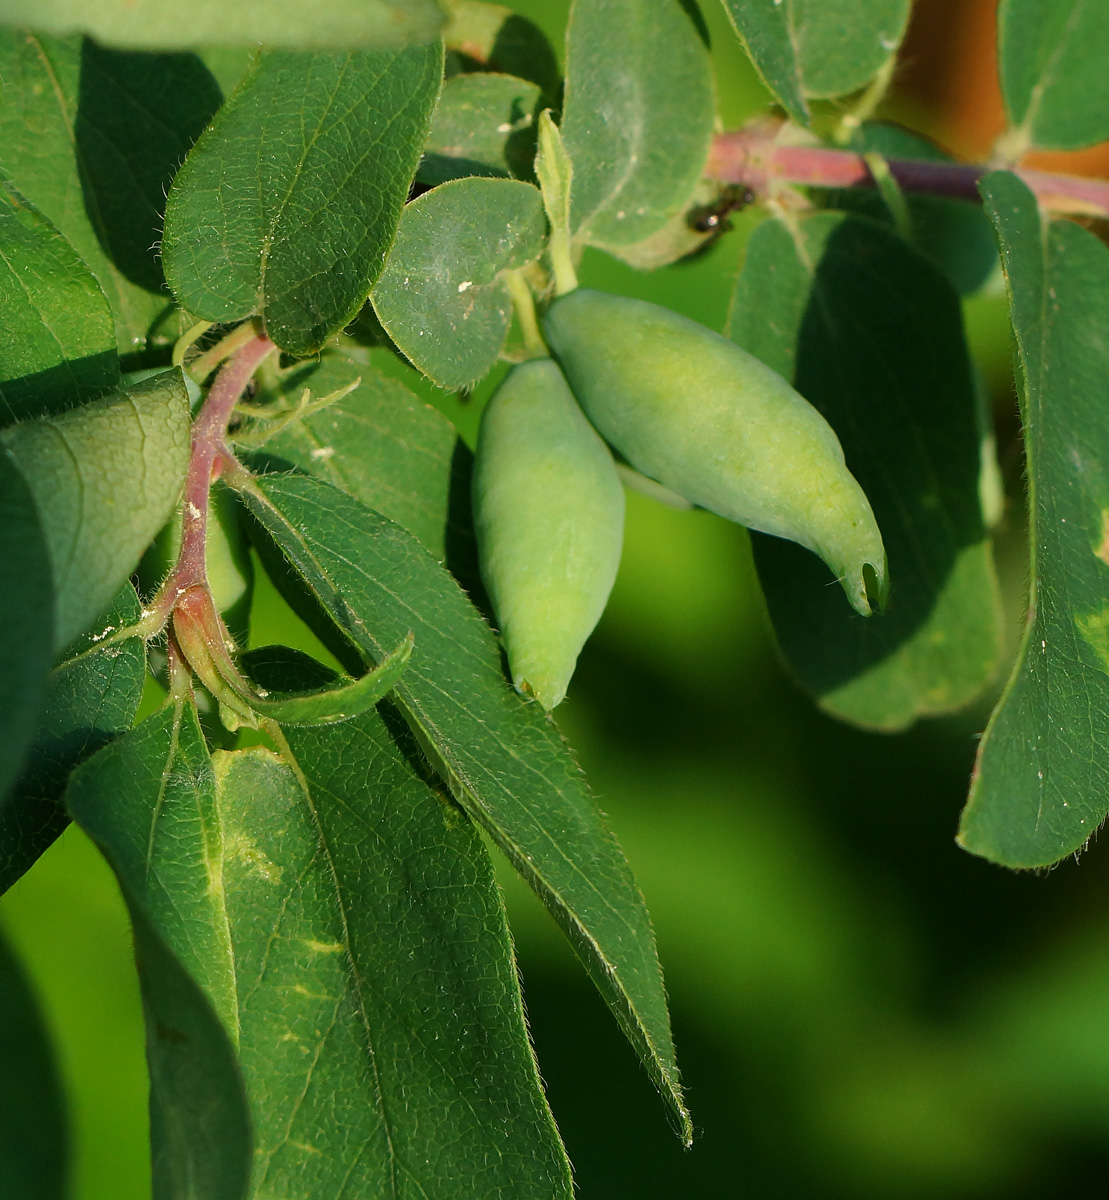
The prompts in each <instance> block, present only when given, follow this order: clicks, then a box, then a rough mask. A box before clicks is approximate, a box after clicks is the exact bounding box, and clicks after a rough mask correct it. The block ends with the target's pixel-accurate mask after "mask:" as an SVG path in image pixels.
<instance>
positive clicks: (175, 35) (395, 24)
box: [0, 0, 444, 50]
mask: <svg viewBox="0 0 1109 1200" xmlns="http://www.w3.org/2000/svg"><path fill="white" fill-rule="evenodd" d="M0 21H3V22H4V23H5V24H7V25H17V26H19V27H20V28H23V29H37V30H41V31H42V32H43V33H52V34H60V35H65V34H70V33H88V34H91V35H92V36H93V37H95V38H96V39H97V40H98V41H100V42H103V43H104V44H105V45H108V46H125V47H129V48H131V49H136V50H188V49H191V48H193V47H194V46H213V45H224V44H226V45H233V44H237V43H246V44H247V45H251V46H253V45H256V44H257V43H259V42H262V43H265V44H266V45H268V46H286V47H288V48H289V49H293V50H299V49H305V50H315V49H325V48H327V49H342V50H345V49H350V48H354V47H367V48H374V47H385V46H400V45H403V44H404V43H406V42H411V41H428V40H430V39H431V38H433V37H434V36H435V35H436V34H437V33H438V32H439V30H440V29H441V28H442V26H443V23H444V16H443V11H442V9H441V8H440V7H439V5H438V4H437V3H436V0H265V2H264V3H259V2H258V0H241V2H240V3H235V4H227V3H225V2H224V0H177V3H175V4H164V3H160V0H0Z"/></svg>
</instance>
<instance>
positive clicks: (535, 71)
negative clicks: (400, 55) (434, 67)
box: [443, 0, 562, 105]
mask: <svg viewBox="0 0 1109 1200" xmlns="http://www.w3.org/2000/svg"><path fill="white" fill-rule="evenodd" d="M447 7H448V9H449V11H450V23H449V24H448V25H447V28H446V29H444V30H443V40H444V42H446V45H447V49H448V51H450V56H449V58H448V63H450V61H451V59H453V60H455V65H456V66H460V67H461V69H462V70H472V69H474V68H475V67H478V68H481V69H484V70H487V71H498V72H501V73H502V74H505V75H515V76H517V77H518V78H519V79H526V80H528V81H529V82H530V83H534V84H535V86H536V87H538V88H539V90H540V91H541V92H542V93H543V102H544V103H545V104H548V105H554V104H556V103H557V102H558V99H559V92H560V91H561V87H562V78H561V76H560V75H559V71H558V60H557V58H556V57H555V52H554V48H553V47H552V46H551V43H550V42H549V41H548V40H547V36H546V34H544V32H543V31H542V30H541V29H540V28H539V26H538V25H536V24H535V23H534V22H533V21H529V20H528V19H527V17H523V16H521V15H520V14H519V13H516V12H513V11H512V9H510V8H506V7H505V6H504V5H503V4H486V3H485V2H484V0H447ZM459 59H461V63H459V62H458V60H459ZM448 73H449V72H448Z"/></svg>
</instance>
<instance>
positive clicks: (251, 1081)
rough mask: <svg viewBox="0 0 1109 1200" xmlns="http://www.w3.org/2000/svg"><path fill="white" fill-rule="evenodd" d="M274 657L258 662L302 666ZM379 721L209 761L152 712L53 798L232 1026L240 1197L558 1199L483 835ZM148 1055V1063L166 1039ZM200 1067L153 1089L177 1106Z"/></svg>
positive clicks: (558, 1155)
mask: <svg viewBox="0 0 1109 1200" xmlns="http://www.w3.org/2000/svg"><path fill="white" fill-rule="evenodd" d="M262 657H263V658H264V656H262ZM250 665H251V667H252V668H257V667H260V666H262V665H264V664H263V663H260V662H259V656H258V655H254V656H252V657H251V662H250ZM280 665H281V666H282V670H281V672H280V673H278V674H275V673H274V672H273V671H272V669H271V671H270V673H268V674H265V675H263V679H264V682H266V683H267V684H268V685H270V686H273V687H275V688H284V689H288V690H293V689H295V688H297V687H298V686H304V685H305V683H307V685H308V686H314V685H318V683H319V680H318V679H317V678H308V679H307V680H305V679H304V678H303V675H301V676H300V678H299V679H298V676H297V674H296V673H295V672H293V673H290V670H289V666H290V656H289V655H288V654H286V655H285V657H284V661H283V662H282V663H281V664H280ZM292 665H293V666H296V665H297V663H296V660H295V658H293V659H292ZM258 673H259V674H261V671H259V672H258ZM394 725H395V727H396V728H397V730H398V734H399V740H397V739H396V738H395V737H394V735H393V733H392V732H391V731H390V729H389V728H388V727H387V725H386V723H385V722H384V721H383V720H382V718H381V717H380V716H378V715H377V714H376V713H365V714H363V715H362V716H360V717H358V718H356V719H355V720H354V721H352V722H350V723H348V724H346V725H344V726H342V727H341V728H338V727H332V728H321V729H302V730H290V731H289V733H288V735H287V736H288V739H289V740H288V745H289V746H290V747H291V750H292V754H293V755H294V756H295V758H294V760H293V762H292V763H288V764H287V763H284V762H282V761H281V760H279V759H278V758H277V757H276V756H275V755H273V754H272V753H270V752H269V751H267V750H263V749H261V748H256V749H252V750H248V751H245V752H242V753H234V754H217V755H216V756H215V757H214V760H209V758H208V755H207V751H206V750H205V749H204V746H203V742H202V741H201V740H200V732H199V727H198V726H197V724H196V717H195V710H193V709H192V708H191V705H184V706H182V707H181V708H179V709H178V710H177V711H174V710H173V709H172V708H171V709H168V710H166V711H165V712H164V713H163V714H159V716H158V717H157V718H152V719H151V720H150V721H147V722H145V723H144V724H143V725H142V726H140V727H139V729H138V730H136V731H135V733H133V734H130V735H128V737H127V738H125V739H122V740H121V741H120V742H117V743H115V744H114V745H113V746H111V747H109V749H108V751H106V752H105V753H104V754H102V755H100V756H98V758H97V759H94V760H93V762H92V763H91V764H89V768H98V771H97V772H96V773H94V771H93V770H90V769H89V768H86V769H84V770H83V771H82V772H81V776H82V777H81V779H80V787H79V788H78V787H75V788H73V789H71V801H72V803H73V806H74V810H75V815H76V816H78V818H79V819H81V820H82V821H83V823H85V824H86V825H87V826H88V827H89V829H90V832H92V834H93V836H94V837H95V838H96V839H97V841H98V842H99V843H100V844H101V846H102V847H103V848H104V850H105V852H106V854H107V856H108V858H109V861H111V862H112V865H113V867H114V868H115V870H116V872H117V874H118V875H119V877H120V882H121V884H122V887H123V890H124V893H125V895H126V896H127V897H128V899H129V901H130V902H131V904H132V906H133V911H135V912H137V913H139V914H140V917H141V921H142V922H144V923H145V924H146V925H147V926H148V927H149V928H150V929H151V930H152V931H154V932H156V936H157V938H158V939H159V941H160V942H161V943H162V944H163V945H164V946H165V947H167V949H168V951H171V952H172V953H173V954H174V955H175V958H176V961H177V962H178V963H179V964H180V966H182V967H185V968H187V969H188V971H189V973H190V975H191V977H192V978H193V979H195V980H196V981H197V982H199V983H201V984H202V985H203V987H204V991H205V993H206V995H207V996H208V998H209V1001H210V1005H209V1011H213V1010H214V1011H218V1012H220V1014H221V1016H222V1018H223V1020H224V1022H225V1027H226V1028H227V1029H228V1031H229V1032H230V1034H231V1037H232V1039H233V1040H234V1041H235V1042H236V1044H237V1051H238V1056H239V1059H240V1061H241V1064H242V1074H243V1079H244V1080H245V1085H246V1094H247V1097H248V1100H249V1109H250V1117H251V1123H252V1125H253V1129H254V1141H255V1153H254V1166H253V1171H252V1178H251V1183H250V1188H249V1194H250V1195H251V1196H254V1197H258V1198H259V1200H260V1198H261V1197H268V1196H288V1195H301V1196H313V1197H315V1196H330V1195H339V1194H340V1193H342V1192H343V1191H344V1190H345V1192H346V1194H348V1195H352V1196H367V1197H371V1196H373V1197H376V1196H384V1195H397V1196H400V1195H419V1196H426V1197H428V1198H429V1200H431V1198H434V1197H440V1198H442V1200H453V1197H455V1196H457V1195H459V1194H460V1192H462V1193H464V1194H465V1195H467V1196H474V1197H477V1198H479V1200H481V1198H485V1197H489V1198H493V1197H497V1198H500V1197H506V1196H512V1197H516V1196H521V1197H534V1198H535V1200H554V1198H556V1197H558V1198H560V1200H569V1196H570V1183H569V1170H568V1166H567V1164H566V1162H565V1158H564V1157H563V1155H562V1152H561V1147H560V1146H559V1144H558V1140H557V1134H556V1132H555V1129H554V1123H553V1121H552V1120H551V1117H550V1114H549V1112H548V1111H547V1108H546V1104H545V1102H544V1100H543V1096H542V1091H541V1089H540V1086H539V1080H538V1074H537V1072H536V1068H535V1063H534V1060H533V1059H532V1056H531V1051H530V1048H529V1046H528V1041H527V1034H526V1029H525V1025H524V1019H523V1009H522V1005H521V1002H520V996H519V990H518V983H517V979H516V974H515V969H514V964H513V961H512V952H511V942H510V940H509V936H508V930H507V927H506V924H505V919H504V913H503V909H502V907H501V903H500V899H499V896H498V894H497V891H496V885H495V883H494V881H493V878H492V872H491V870H490V867H489V863H488V860H487V858H486V855H485V851H484V849H483V847H482V845H481V842H480V840H479V838H478V836H477V834H476V832H475V831H474V829H473V827H472V826H471V825H470V823H469V822H468V821H467V820H466V818H465V817H464V816H463V815H462V814H461V813H459V812H458V811H457V810H456V809H454V807H453V806H452V805H451V804H450V803H449V802H448V801H446V800H445V799H444V798H442V797H440V796H438V795H436V794H435V793H433V792H432V791H431V790H430V789H429V788H428V787H427V785H426V783H425V782H424V780H423V778H422V777H421V776H420V774H419V772H418V770H417V769H416V767H415V766H414V764H416V763H417V762H418V761H419V760H418V753H417V752H416V751H415V748H414V747H413V746H412V745H411V741H410V739H409V737H408V735H407V732H406V731H405V730H404V728H403V724H402V723H400V722H399V721H396V719H395V718H394ZM148 727H149V729H148ZM140 736H141V739H142V740H141V743H140ZM167 764H168V765H169V768H170V769H168V770H167V769H166V765H167ZM162 778H165V779H166V780H167V781H168V782H167V784H166V785H165V786H162V787H159V781H160V780H161V779H162ZM155 1053H156V1055H157V1061H155V1062H154V1064H153V1065H154V1066H155V1068H157V1067H158V1066H159V1065H160V1062H161V1061H162V1060H164V1059H166V1058H167V1057H168V1056H169V1055H171V1054H173V1053H174V1045H173V1043H172V1039H166V1038H165V1037H164V1036H163V1038H162V1041H161V1042H160V1043H156V1045H155ZM180 1065H181V1066H182V1067H185V1066H187V1062H186V1061H184V1060H183V1061H182V1062H181V1064H180ZM203 1082H204V1080H203V1078H202V1076H201V1073H200V1072H199V1071H198V1072H196V1075H195V1076H194V1077H193V1078H191V1079H186V1078H184V1077H180V1078H178V1079H177V1080H176V1084H177V1087H178V1088H179V1089H180V1091H178V1092H169V1091H168V1090H167V1089H166V1088H164V1087H163V1088H162V1089H160V1093H159V1094H160V1100H161V1103H162V1104H163V1105H165V1104H175V1106H176V1108H177V1109H178V1111H184V1109H183V1105H182V1103H181V1101H182V1099H183V1098H184V1097H185V1096H187V1094H188V1091H189V1089H192V1090H193V1091H194V1092H196V1091H199V1087H200V1085H201V1084H202V1083H203ZM211 1082H212V1083H214V1084H215V1085H216V1086H217V1087H218V1086H219V1084H220V1081H219V1079H218V1078H214V1079H212V1080H211ZM224 1086H226V1085H224ZM223 1094H228V1095H229V1094H230V1093H226V1092H223V1093H221V1092H217V1095H223ZM178 1130H179V1132H180V1134H181V1135H182V1138H183V1139H188V1140H182V1141H180V1142H178V1143H177V1145H176V1146H172V1145H171V1146H167V1147H166V1149H167V1150H173V1151H175V1152H176V1153H177V1154H178V1155H179V1156H180V1157H181V1158H183V1159H185V1160H186V1161H187V1160H190V1159H191V1160H192V1161H193V1162H194V1163H200V1162H202V1161H203V1155H204V1154H205V1153H210V1151H211V1147H209V1146H207V1145H205V1143H204V1141H203V1140H202V1137H201V1135H202V1134H204V1133H205V1132H206V1131H205V1130H202V1129H200V1128H197V1127H196V1126H193V1127H192V1128H191V1129H190V1128H188V1127H186V1126H185V1125H184V1124H183V1123H179V1124H178ZM155 1132H156V1133H157V1132H158V1127H157V1126H155ZM231 1140H232V1141H234V1139H231ZM224 1144H225V1142H224V1140H221V1142H220V1145H219V1147H218V1148H219V1149H221V1150H222V1149H224ZM204 1165H205V1167H206V1169H207V1170H208V1172H209V1174H211V1171H212V1167H211V1166H210V1165H208V1164H206V1163H205V1164H204ZM237 1165H238V1164H237V1160H234V1161H232V1162H231V1164H230V1166H231V1167H232V1168H233V1169H234V1168H236V1167H237ZM244 1182H245V1180H244ZM191 1194H200V1195H204V1196H208V1195H213V1196H215V1195H223V1194H231V1190H230V1189H227V1191H226V1192H220V1193H217V1192H216V1191H215V1190H212V1191H211V1192H208V1191H199V1190H198V1192H197V1193H191ZM235 1194H239V1192H236V1193H235Z"/></svg>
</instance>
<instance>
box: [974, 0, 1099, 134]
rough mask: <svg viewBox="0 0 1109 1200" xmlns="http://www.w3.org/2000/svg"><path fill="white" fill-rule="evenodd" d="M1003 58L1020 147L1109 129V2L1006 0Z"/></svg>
mask: <svg viewBox="0 0 1109 1200" xmlns="http://www.w3.org/2000/svg"><path fill="white" fill-rule="evenodd" d="M998 42H999V45H998V60H999V62H998V65H999V67H1000V71H1001V91H1002V95H1003V96H1004V98H1005V108H1006V111H1007V113H1008V117H1009V124H1010V125H1011V126H1012V127H1013V129H1012V130H1011V131H1010V133H1009V134H1008V135H1007V136H1008V137H1009V138H1011V139H1013V150H1014V152H1016V153H1020V152H1021V151H1022V150H1024V149H1027V148H1028V147H1029V146H1042V147H1044V148H1053V149H1059V150H1066V149H1074V148H1077V147H1080V146H1092V145H1093V143H1094V142H1100V141H1101V140H1102V139H1103V138H1106V137H1109V71H1106V69H1105V64H1106V62H1107V61H1109V5H1106V4H1104V3H1100V2H1099V0H1001V4H1000V6H999V8H998Z"/></svg>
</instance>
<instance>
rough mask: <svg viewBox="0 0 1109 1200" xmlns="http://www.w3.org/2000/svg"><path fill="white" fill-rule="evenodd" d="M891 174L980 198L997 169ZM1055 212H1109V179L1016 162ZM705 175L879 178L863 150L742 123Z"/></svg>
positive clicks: (920, 186) (918, 186)
mask: <svg viewBox="0 0 1109 1200" xmlns="http://www.w3.org/2000/svg"><path fill="white" fill-rule="evenodd" d="M885 161H886V163H887V165H888V167H889V172H890V175H891V176H892V177H893V179H894V180H895V181H896V182H897V184H898V185H899V186H900V187H901V188H902V189H903V190H904V191H906V192H926V193H928V194H930V195H933V196H950V197H953V198H955V199H959V200H973V201H978V200H980V196H979V194H978V181H979V180H980V179H981V178H982V176H983V175H986V174H988V173H989V171H990V170H991V169H992V168H990V167H986V166H979V165H975V164H971V163H956V162H930V161H925V160H921V159H899V158H890V159H886V160H885ZM1012 170H1013V173H1014V174H1015V175H1016V176H1017V177H1018V178H1019V179H1021V180H1023V181H1024V183H1025V184H1027V185H1028V187H1029V188H1030V189H1031V191H1032V192H1033V194H1034V195H1035V196H1036V199H1037V200H1038V201H1039V202H1040V204H1041V205H1042V206H1043V207H1044V208H1045V209H1047V210H1048V211H1050V212H1055V213H1065V214H1069V215H1072V216H1083V215H1084V216H1091V217H1109V181H1106V180H1102V179H1084V178H1081V177H1079V176H1076V175H1057V174H1053V173H1051V172H1048V171H1032V170H1028V169H1026V168H1024V167H1016V168H1012ZM705 175H706V177H707V178H709V179H715V180H717V181H719V182H720V183H733V184H740V185H743V186H746V187H749V188H751V189H752V190H753V191H754V192H756V193H757V194H760V195H768V194H770V193H772V192H773V191H774V190H775V188H776V187H781V186H783V185H789V184H795V185H799V186H802V187H821V188H860V187H862V188H869V187H874V184H875V181H874V177H873V175H872V174H871V170H870V167H869V166H868V165H867V162H866V158H865V156H864V155H863V154H860V153H858V152H857V151H855V150H836V149H831V148H829V147H826V146H784V145H778V144H776V142H775V141H774V138H773V137H772V136H768V135H767V133H766V132H765V131H764V130H759V129H740V130H735V131H732V132H730V133H721V134H717V136H716V137H715V139H714V140H713V145H712V150H711V152H710V154H709V160H708V164H707V165H706V167H705Z"/></svg>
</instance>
